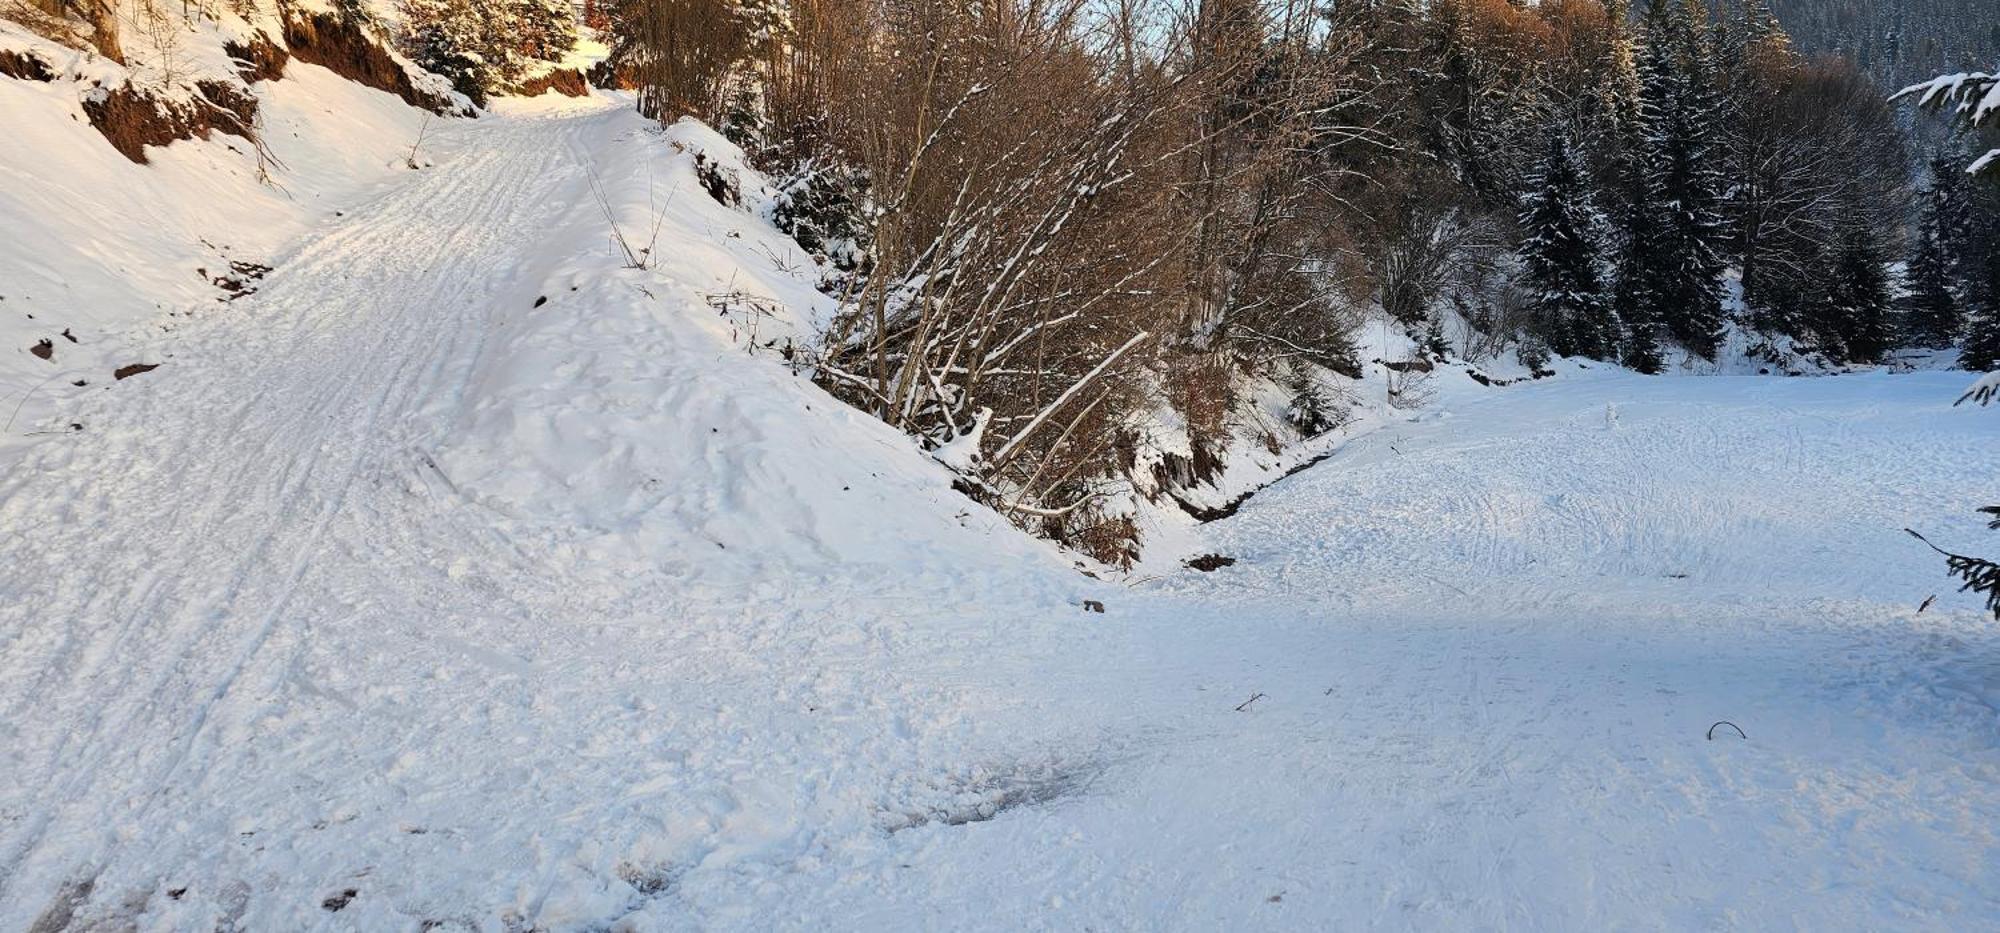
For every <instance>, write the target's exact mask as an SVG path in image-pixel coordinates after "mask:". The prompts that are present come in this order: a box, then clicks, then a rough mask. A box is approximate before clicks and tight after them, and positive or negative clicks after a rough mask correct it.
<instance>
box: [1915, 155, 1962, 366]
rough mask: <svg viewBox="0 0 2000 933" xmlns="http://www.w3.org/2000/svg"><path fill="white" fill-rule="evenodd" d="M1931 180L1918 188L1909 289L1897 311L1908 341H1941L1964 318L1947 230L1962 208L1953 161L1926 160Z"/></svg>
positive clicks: (1946, 341)
mask: <svg viewBox="0 0 2000 933" xmlns="http://www.w3.org/2000/svg"><path fill="white" fill-rule="evenodd" d="M1932 169H1933V171H1934V180H1933V181H1932V182H1931V184H1930V187H1928V188H1927V189H1925V191H1924V193H1923V205H1922V213H1921V215H1920V216H1919V217H1918V219H1917V231H1916V242H1915V243H1914V244H1913V246H1914V249H1913V250H1912V252H1911V254H1910V261H1909V265H1908V272H1907V279H1908V286H1909V295H1908V297H1907V299H1906V300H1905V310H1904V315H1903V331H1904V339H1905V340H1906V341H1907V342H1909V343H1910V344H1912V345H1914V346H1920V347H1944V346H1950V345H1951V343H1952V342H1953V341H1954V340H1956V339H1958V334H1959V330H1960V329H1961V328H1962V327H1963V326H1964V324H1965V313H1964V309H1963V308H1961V307H1960V305H1959V300H1958V292H1959V289H1958V287H1957V281H1956V276H1957V265H1958V263H1957V258H1956V249H1955V246H1956V242H1955V240H1954V238H1953V235H1952V234H1953V230H1954V228H1955V227H1956V226H1957V218H1958V217H1959V216H1960V214H1961V213H1962V202H1963V182H1962V179H1961V177H1960V174H1961V173H1960V172H1959V170H1958V168H1957V166H1955V165H1950V164H1947V163H1946V162H1945V160H1943V159H1939V160H1936V161H1934V162H1933V163H1932Z"/></svg>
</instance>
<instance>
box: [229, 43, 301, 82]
mask: <svg viewBox="0 0 2000 933" xmlns="http://www.w3.org/2000/svg"><path fill="white" fill-rule="evenodd" d="M222 50H223V51H225V52H228V53H229V58H230V60H231V61H233V62H234V63H235V64H236V73H237V74H239V75H242V76H243V83H245V84H256V83H257V82H259V81H276V80H278V79H279V78H280V77H282V76H283V75H284V73H285V63H286V62H287V61H290V60H291V57H292V54H291V53H290V52H287V51H285V48H284V47H283V46H281V45H279V44H278V43H276V42H273V41H271V37H270V36H267V35H264V34H263V33H261V32H260V33H257V34H256V35H255V36H252V37H250V39H249V41H247V42H226V43H223V46H222Z"/></svg>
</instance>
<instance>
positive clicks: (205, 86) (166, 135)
mask: <svg viewBox="0 0 2000 933" xmlns="http://www.w3.org/2000/svg"><path fill="white" fill-rule="evenodd" d="M195 89H196V91H197V92H198V93H199V97H198V98H196V99H194V100H188V101H180V100H172V99H168V98H164V97H159V96H156V95H154V94H152V93H150V92H147V91H142V90H139V89H137V88H134V87H133V86H131V85H129V84H124V85H119V86H118V87H115V88H109V89H100V90H98V91H96V92H93V93H91V94H90V95H88V96H86V97H85V98H84V101H83V112H84V114H85V115H86V116H88V117H90V125H91V126H94V127H96V128H97V131H98V132H99V133H102V134H104V138H105V139H106V140H107V141H109V142H110V143H111V147H112V148H114V149H117V150H118V151H119V153H121V154H122V155H124V156H125V157H126V158H128V159H131V160H132V161H134V162H139V163H144V162H145V161H146V147H147V146H164V145H166V144H168V143H171V142H173V141H174V140H177V139H193V138H195V137H197V136H199V137H202V138H204V139H206V138H207V137H208V135H209V134H210V133H211V132H217V131H220V132H223V133H229V134H231V135H234V136H241V137H243V138H244V139H254V138H255V134H256V131H255V129H254V127H255V126H256V123H257V98H255V97H252V96H251V95H250V94H249V93H247V92H245V91H244V90H242V89H241V88H238V87H236V86H234V85H232V84H228V83H225V82H222V81H202V82H199V83H197V84H196V85H195Z"/></svg>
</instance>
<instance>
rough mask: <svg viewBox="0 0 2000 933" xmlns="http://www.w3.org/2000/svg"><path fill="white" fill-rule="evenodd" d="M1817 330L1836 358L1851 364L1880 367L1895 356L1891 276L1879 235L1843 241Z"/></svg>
mask: <svg viewBox="0 0 2000 933" xmlns="http://www.w3.org/2000/svg"><path fill="white" fill-rule="evenodd" d="M1820 308H1821V314H1820V317H1821V319H1820V320H1819V321H1818V322H1817V327H1816V328H1815V329H1816V331H1817V332H1818V334H1819V336H1820V341H1821V344H1822V345H1823V346H1825V347H1826V348H1827V349H1828V350H1829V351H1833V350H1835V349H1836V348H1837V350H1838V352H1837V353H1833V355H1835V356H1837V357H1838V358H1840V359H1842V360H1844V361H1846V362H1850V363H1878V362H1881V360H1882V354H1884V353H1887V352H1888V351H1889V344H1890V338H1891V334H1890V330H1889V276H1888V274H1887V272H1886V271H1885V270H1884V269H1883V268H1882V259H1881V254H1880V251H1879V250H1878V249H1877V247H1876V243H1875V237H1874V234H1873V233H1872V232H1871V231H1869V230H1866V229H1862V228H1860V227H1856V228H1854V229H1852V230H1850V231H1849V232H1848V233H1847V235H1846V236H1845V237H1843V238H1842V240H1841V243H1840V246H1839V251H1838V254H1837V258H1836V260H1835V263H1834V269H1833V281H1832V282H1830V283H1829V285H1828V288H1827V295H1826V300H1825V302H1823V303H1822V304H1821V305H1820Z"/></svg>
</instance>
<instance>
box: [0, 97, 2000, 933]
mask: <svg viewBox="0 0 2000 933" xmlns="http://www.w3.org/2000/svg"><path fill="white" fill-rule="evenodd" d="M612 120H613V118H612V116H611V115H609V114H608V113H606V112H604V111H602V109H601V108H597V109H593V108H592V107H588V106H586V107H581V108H578V109H576V110H574V111H568V112H560V113H554V114H544V115H540V116H522V115H509V116H506V117H500V118H493V119H482V120H480V121H477V122H476V123H473V124H467V125H461V126H454V127H451V128H450V129H448V130H447V131H446V133H447V136H448V137H456V143H457V145H456V148H454V142H453V138H445V139H441V140H440V142H439V144H438V145H439V146H440V148H441V150H444V151H449V152H454V153H456V155H455V156H454V157H453V158H451V159H448V160H447V161H446V162H445V164H444V165H443V166H442V167H441V168H440V169H438V170H434V171H428V172H424V173H421V174H419V175H417V176H415V177H414V178H412V179H411V180H409V181H408V182H407V183H405V184H403V186H402V187H400V188H397V189H395V190H394V191H392V192H390V193H388V194H387V195H385V196H383V197H382V198H381V199H380V200H378V201H376V202H374V203H373V204H372V205H369V206H367V207H365V208H361V209H357V210H353V211H349V212H348V216H346V217H345V218H343V219H342V220H341V221H339V222H338V223H335V224H333V225H331V226H330V227H329V228H328V229H327V230H325V231H324V232H323V234H321V235H319V236H317V237H315V238H311V239H309V240H308V241H307V242H306V243H305V244H304V245H303V246H302V247H301V248H299V249H298V250H297V251H296V252H295V253H293V254H292V255H291V256H289V257H287V258H285V259H283V260H282V261H280V262H278V263H275V265H276V267H277V271H275V272H273V273H272V275H271V276H270V278H269V279H268V280H267V281H266V283H265V285H264V287H263V289H262V290H261V291H260V292H259V293H257V294H256V295H254V296H252V297H250V298H246V299H244V300H242V301H239V302H236V303H234V304H232V305H230V306H229V308H228V309H227V311H226V312H217V313H214V314H210V315H206V316H204V317H201V318H199V319H197V320H196V321H195V322H194V323H192V324H190V325H188V326H186V327H184V328H182V329H181V330H180V331H178V332H177V333H174V334H172V335H171V336H168V337H165V338H162V339H161V340H160V342H159V345H158V349H159V350H160V351H161V352H162V354H163V360H162V361H163V362H164V365H163V366H162V367H161V368H160V369H159V370H157V371H155V372H152V373H149V374H145V375H141V376H138V377H136V378H134V379H132V380H128V381H126V382H123V383H119V384H117V385H116V386H114V387H113V388H112V390H111V391H108V392H104V393H99V394H98V397H97V399H96V400H94V401H92V402H90V403H88V404H87V405H86V407H85V408H84V409H82V411H81V412H80V414H79V415H78V416H77V417H78V419H79V420H81V421H83V422H84V423H85V424H86V430H85V431H84V432H83V433H82V434H81V435H77V436H74V437H68V438H63V439H61V440H60V441H52V442H48V443H45V444H42V445H40V446H38V447H36V448H35V449H34V450H32V451H30V452H29V453H28V454H27V455H26V458H25V459H24V460H23V461H22V463H21V464H20V468H19V469H15V470H12V471H11V472H9V473H8V474H7V475H6V477H5V478H4V479H0V527H5V528H7V529H9V530H10V531H11V532H14V533H11V534H9V535H8V536H7V537H6V538H5V539H4V540H0V581H4V587H0V588H3V589H4V591H5V592H6V593H8V595H9V599H8V602H7V605H5V606H0V743H4V745H5V746H6V749H7V754H6V757H5V759H4V760H0V928H7V929H26V928H37V929H42V928H48V929H56V928H61V927H62V926H63V925H64V924H66V923H67V924H68V925H69V926H71V927H72V928H85V927H88V926H90V925H92V924H99V923H102V924H120V923H131V924H134V925H136V926H139V927H141V928H148V929H152V928H160V929H203V930H206V929H222V928H233V929H310V928H324V929H382V928H415V927H417V926H418V925H420V924H421V925H424V926H425V928H427V929H429V928H447V929H449V928H454V927H456V928H465V929H505V928H510V927H512V928H519V929H526V928H529V927H539V928H543V929H551V930H563V929H584V928H604V927H606V926H609V925H611V924H614V923H617V922H620V921H622V922H623V923H624V924H625V925H626V928H630V929H681V928H694V927H702V928H725V929H826V928H841V929H857V930H874V929H906V928H907V929H1063V930H1068V929H1086V928H1088V929H1161V928H1180V929H1214V928H1219V927H1227V928H1231V929H1297V928H1324V927H1389V928H1418V929H1434V928H1463V927H1480V928H1549V927H1561V928H1576V929H1594V928H1601V927H1605V926H1620V927H1627V926H1636V927H1648V928H1651V927H1663V926H1672V927H1684V926H1703V927H1733V928H1749V929H1766V928H1772V927H1800V928H1812V929H1824V928H1838V927H1875V928H1880V927H1887V926H1894V927H1917V928H1936V929H1973V928H1981V927H1991V926H1994V925H1996V924H2000V867H1996V866H2000V841H1996V835H1995V834H1996V832H2000V831H1997V830H1995V828H1994V827H1995V826H2000V821H1996V817H2000V746H1996V738H2000V735H1996V729H1995V724H1994V715H1995V712H1996V707H1995V702H1996V700H1995V698H1996V697H2000V638H1996V637H1995V635H1994V634H1993V629H1992V626H1991V625H1990V623H1989V622H1987V621H1986V620H1983V619H1981V618H1980V617H1979V616H1978V614H1977V613H1975V612H1974V611H1973V610H1972V609H1971V608H1970V601H1969V600H1965V599H1963V598H1957V597H1953V596H1950V595H1947V596H1945V597H1943V598H1941V599H1940V600H1939V603H1938V605H1936V606H1934V607H1933V608H1931V609H1930V610H1929V611H1928V612H1926V613H1924V614H1922V615H1919V614H1917V613H1916V611H1915V605H1916V604H1917V603H1918V602H1919V601H1920V600H1921V599H1922V598H1923V597H1924V596H1926V595H1928V594H1930V593H1933V592H1948V591H1949V589H1950V584H1949V583H1948V582H1947V581H1945V580H1944V579H1943V577H1942V575H1941V573H1940V572H1939V568H1938V567H1937V565H1936V562H1935V560H1934V559H1933V558H1934V555H1931V554H1930V553H1929V552H1927V551H1924V550H1922V549H1921V548H1919V547H1913V546H1911V545H1912V544H1913V542H1910V541H1908V539H1907V538H1905V537H1904V536H1903V535H1902V533H1901V531H1900V528H1901V527H1902V526H1903V525H1904V524H1917V525H1919V526H1920V527H1923V528H1925V529H1926V530H1936V531H1939V532H1941V533H1944V534H1945V535H1946V536H1947V537H1950V538H1951V539H1952V540H1968V539H1969V540H1973V541H1978V540H1981V539H1979V538H1970V537H1969V536H1972V535H1975V534H1981V533H1983V529H1981V528H1980V526H1979V524H1978V523H1977V521H1976V519H1975V518H1974V516H1973V515H1972V513H1971V510H1972V508H1974V507H1976V506H1979V505H1985V504H1989V502H1988V501H1987V500H1990V499H1992V498H1994V494H1995V493H1996V492H2000V490H1996V488H1995V486H1994V480H1993V477H1992V475H1991V473H1990V469H1991V467H1990V462H1991V453H1992V451H1994V450H1995V449H2000V447H1996V442H2000V418H1995V417H1991V416H1990V414H1989V415H1988V416H1986V417H1981V415H1980V413H1968V412H1965V411H1964V410H1958V411H1954V410H1952V409H1951V408H1950V407H1949V402H1950V399H1951V398H1953V397H1955V392H1954V388H1955V387H1958V383H1960V382H1962V381H1963V379H1962V378H1959V377H1956V376H1953V375H1950V374H1946V375H1924V376H1903V377H1890V376H1857V377H1840V378H1831V379H1810V380H1809V379H1799V380H1777V379H1752V378H1657V379H1644V378H1638V377H1630V376H1584V377H1578V378H1575V379H1565V380H1561V381H1557V382H1554V383H1551V384H1546V385H1544V384H1534V385H1527V386H1523V387H1520V388H1516V389H1509V390H1506V391H1496V392H1481V393H1478V394H1465V395H1459V394H1456V393H1449V394H1447V396H1446V398H1445V402H1444V405H1443V410H1442V411H1440V412H1436V413H1429V414H1426V415H1424V416H1421V417H1419V418H1417V419H1415V420H1412V421H1408V422H1398V423H1395V424H1391V425H1389V426H1388V427H1385V428H1383V429H1381V430H1379V431H1377V432H1375V433H1374V434H1371V435H1368V436H1366V437H1362V438H1359V439H1356V440H1355V441H1352V442H1350V443H1349V444H1348V445H1347V446H1346V447H1344V448H1342V449H1341V451H1340V452H1339V453H1338V454H1337V455H1336V456H1335V457H1333V458H1332V459H1330V460H1328V461H1326V462H1325V463H1323V464H1321V465H1319V466H1317V467H1314V468H1313V469H1310V470H1307V471H1305V472H1303V473H1300V474H1298V475H1296V476H1294V477H1291V478H1290V479H1287V480H1285V481H1283V482H1281V483H1280V484H1278V485H1277V486H1275V487H1273V488H1271V489H1269V490H1267V491H1265V492H1263V493H1261V494H1260V495H1258V496H1257V497H1255V498H1253V499H1251V500H1250V501H1249V502H1248V503H1247V504H1246V505H1245V506H1244V507H1243V509H1242V510H1241V512H1240V513H1239V514H1238V515H1237V516H1236V517H1234V518H1232V519H1229V520H1226V521H1223V522H1219V523H1216V524H1213V525H1210V526H1206V527H1205V528H1203V529H1201V530H1200V532H1199V537H1200V538H1201V540H1202V546H1203V548H1204V549H1206V550H1211V551H1215V552H1218V553H1223V554H1227V555H1229V556H1233V557H1235V558H1237V559H1238V563H1237V564H1236V565H1235V566H1232V567H1227V568H1223V569H1221V570H1219V571H1217V572H1215V573H1212V574H1201V573H1196V572H1193V571H1187V572H1183V573H1180V574H1176V575H1173V576H1171V577H1169V578H1167V579H1164V580H1156V581H1151V582H1140V583H1136V584H1135V585H1132V586H1119V585H1114V584H1104V585H1095V584H1092V585H1088V586H1086V584H1085V583H1083V582H1081V581H1077V580H1071V579H1068V578H1061V579H1057V578H1054V577H1053V575H1052V574H1051V572H1050V571H1049V570H1048V568H1047V567H1045V566H1036V567H1023V568H1020V569H1019V570H1018V572H1015V571H1005V570H1002V571H992V570H990V569H987V570H982V572H980V573H979V574H976V575H974V574H968V575H967V578H966V579H964V580H951V579H945V578H941V577H940V576H939V575H938V574H937V573H936V572H935V569H934V567H933V566H932V565H929V564H926V565H925V567H924V570H923V572H920V573H913V574H912V575H911V576H910V578H909V579H908V580H906V581H904V582H902V583H901V584H898V583H897V582H896V581H895V580H894V579H893V578H886V579H885V578H879V577H878V576H873V575H871V576H870V577H868V578H867V579H866V580H843V579H840V578H838V577H837V576H829V575H826V574H817V575H800V576H797V577H796V578H784V579H775V580H762V581H758V582H759V585H758V586H756V587H754V588H751V587H744V588H741V590H740V591H735V592H732V591H730V590H729V589H728V588H727V587H722V588H718V587H716V586H714V585H712V584H704V585H696V584H694V583H690V582H688V581H686V580H683V579H681V578H679V577H677V576H676V575H674V574H672V573H664V572H661V573H649V572H647V571H646V569H645V567H644V566H643V565H644V564H645V562H646V561H647V559H649V557H651V556H650V555H635V556H633V557H632V558H631V561H630V563H629V564H621V565H619V566H618V567H617V568H616V570H615V572H612V571H605V572H598V573H570V572H568V570H570V569H571V568H574V567H576V566H577V565H578V563H579V558H578V557H577V554H576V553H574V552H573V551H571V550H569V549H567V547H566V545H565V542H566V541H567V539H566V538H564V537H563V536H562V535H561V534H558V533H555V532H550V533H549V534H546V535H543V534H539V533H537V531H536V529H535V527H534V523H532V522H524V521H520V520H517V519H516V517H512V516H507V517H503V516H501V515H499V514H498V513H497V512H496V511H494V507H493V506H492V505H491V503H490V502H486V501H483V500H481V499H480V498H479V497H477V496H472V495H467V494H464V493H463V492H462V491H461V489H460V488H459V483H458V481H457V480H456V479H454V478H453V477H451V476H449V475H447V468H446V467H445V466H441V465H440V462H439V460H440V457H439V454H438V452H439V451H440V450H441V449H443V448H444V447H446V446H447V445H448V444H449V443H450V442H451V441H452V440H453V438H452V436H451V435H452V432H453V431H454V430H455V429H456V428H457V427H459V426H462V425H463V424H465V423H466V418H467V413H466V411H465V410H464V409H465V408H466V407H467V404H468V403H467V394H468V386H469V385H471V384H473V383H474V382H475V381H476V380H477V378H478V374H479V372H480V371H481V366H482V362H483V360H484V359H485V357H484V356H483V354H485V353H486V352H487V351H488V349H489V348H488V347H487V339H488V336H489V335H490V333H491V332H492V331H493V329H494V327H495V322H496V321H497V320H498V319H499V318H501V317H503V316H505V315H506V314H509V313H514V312H518V311H520V310H521V309H524V308H525V307H526V306H527V303H528V302H529V301H531V300H532V299H533V297H534V296H535V295H536V294H537V289H538V287H539V286H541V284H542V283H541V281H540V279H538V278H537V275H538V273H539V272H540V271H546V268H547V267H551V266H553V265H554V264H555V262H556V260H559V259H561V258H562V257H547V256H541V255H538V254H537V248H538V245H539V243H538V240H537V238H536V236H535V235H534V233H535V231H541V230H546V229H548V228H550V227H552V226H560V225H562V224H566V223H575V218H576V216H577V214H576V211H577V209H578V208H577V206H578V205H583V208H582V210H583V213H584V214H585V215H587V214H588V213H589V206H588V200H587V199H588V197H589V195H588V194H587V188H586V182H585V179H584V174H583V170H582V168H581V166H580V164H579V158H580V156H581V154H583V153H586V152H590V151H593V146H594V145H595V144H596V142H598V141H599V140H598V135H599V134H602V133H604V132H607V131H608V130H607V128H608V127H613V126H615V125H617V124H614V123H613V122H612ZM745 365H748V364H747V363H746V364H745ZM1607 402H1611V403H1614V404H1615V405H1616V417H1615V418H1613V417H1610V416H1608V415H1607V411H1606V405H1607ZM732 410H733V409H732ZM732 462H733V461H732ZM756 462H757V463H758V464H759V467H758V470H759V472H760V473H762V472H769V471H773V470H778V469H781V468H783V467H784V466H785V464H783V463H777V462H767V461H763V460H759V461H756ZM725 467H726V465H725ZM793 468H796V469H812V468H813V466H812V465H810V464H797V465H793ZM736 492H737V491H735V490H732V491H731V493H730V494H732V495H733V494H735V493H736ZM785 507H786V508H792V507H793V504H792V503H790V502H789V501H788V502H787V503H786V504H785ZM690 508H692V507H691V506H690ZM691 514H692V513H691ZM800 520H801V521H803V522H805V523H807V524H810V523H811V522H812V521H813V518H812V517H811V516H805V517H803V518H802V519H800ZM642 540H643V539H642ZM951 540H952V542H953V543H951V544H950V546H951V547H959V546H962V545H961V544H960V543H958V539H955V538H954V539H951ZM940 541H943V539H942V538H941V539H940ZM926 546H927V543H926V542H915V543H913V548H914V549H916V550H921V549H924V548H925V547H926ZM936 546H938V547H944V546H945V545H944V544H938V545H936ZM1008 553H1012V552H1011V551H1010V552H1008ZM661 557H664V556H663V555H662V556H661ZM984 557H986V555H984V554H981V553H978V552H974V551H971V550H967V551H965V552H964V553H963V554H961V555H960V558H959V559H962V560H964V561H966V562H973V561H977V560H980V559H982V558H984ZM697 560H699V558H697ZM939 563H949V555H947V556H946V558H941V559H940V560H939ZM627 571H629V572H627ZM1075 592H1083V593H1086V594H1088V595H1091V596H1093V597H1094V598H1100V599H1102V600H1103V601H1105V602H1106V603H1107V604H1108V606H1109V610H1110V611H1109V612H1108V613H1106V614H1104V615H1096V614H1084V613H1081V612H1079V611H1077V610H1076V608H1075V605H1074V602H1073V600H1072V599H1071V596H1072V594H1073V593H1075ZM1259 693H1261V694H1264V696H1263V698H1261V699H1258V700H1256V701H1255V702H1254V703H1251V704H1249V705H1248V707H1247V708H1245V709H1243V710H1242V711H1237V709H1236V708H1237V707H1238V706H1239V705H1240V704H1242V703H1243V702H1244V700H1245V699H1247V698H1250V697H1251V696H1253V695H1254V694H1259ZM1721 719H1727V720H1731V721H1733V722H1736V723H1738V724H1740V725H1741V726H1742V727H1743V728H1744V730H1745V731H1746V732H1747V733H1748V734H1749V740H1748V741H1743V740H1738V739H1735V738H1734V737H1733V734H1732V735H1731V736H1730V737H1728V738H1724V737H1722V736H1718V737H1717V738H1716V740H1714V741H1709V740H1706V739H1705V738H1704V737H1703V733H1704V731H1705V730H1706V729H1707V728H1708V726H1709V724H1710V723H1712V722H1713V721H1715V720H1721ZM349 890H352V891H354V892H355V894H354V895H353V896H352V897H351V898H349V897H347V896H346V894H345V892H347V891H349ZM329 899H331V900H329ZM333 903H338V904H339V905H340V906H339V908H338V909H337V910H336V909H333V908H330V907H328V906H326V905H328V904H333Z"/></svg>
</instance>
